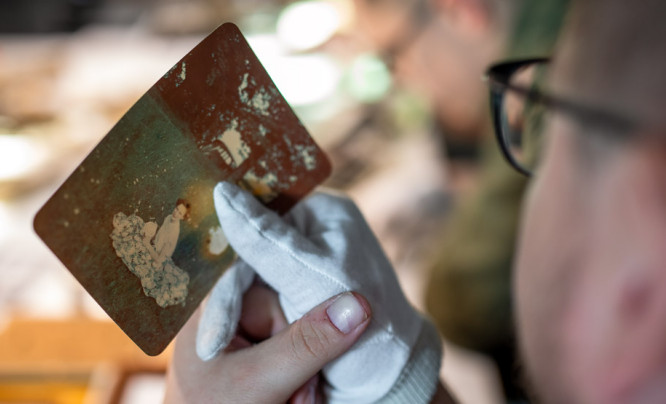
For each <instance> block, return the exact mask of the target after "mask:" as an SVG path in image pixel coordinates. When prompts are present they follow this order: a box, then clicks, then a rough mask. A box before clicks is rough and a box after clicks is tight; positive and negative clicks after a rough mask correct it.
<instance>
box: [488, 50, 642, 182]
mask: <svg viewBox="0 0 666 404" xmlns="http://www.w3.org/2000/svg"><path fill="white" fill-rule="evenodd" d="M550 61H551V59H550V58H529V59H521V60H512V61H506V62H501V63H497V64H494V65H492V66H490V68H488V70H487V71H486V74H485V75H484V80H485V81H486V82H487V83H488V86H489V90H490V108H491V113H492V118H493V126H494V128H495V137H496V139H497V142H498V144H499V146H500V149H501V151H502V154H503V156H504V158H505V159H506V160H507V162H508V163H509V164H510V165H511V166H512V167H513V168H514V169H516V170H517V171H518V172H519V173H521V174H523V175H525V176H527V177H530V176H532V172H531V171H530V170H528V169H527V168H525V167H524V166H523V165H522V164H520V163H519V162H518V161H517V160H516V159H515V158H514V156H513V154H512V153H511V145H510V143H509V137H508V134H506V133H504V125H503V122H502V110H503V106H504V94H505V92H506V91H507V90H509V91H513V92H514V93H516V94H518V95H521V96H523V97H525V99H526V100H527V101H529V102H531V103H541V104H542V105H544V106H545V107H546V108H551V109H556V110H559V111H561V112H564V113H566V114H569V115H571V116H573V117H575V118H576V119H578V120H580V121H583V122H586V123H588V124H593V125H597V126H602V127H604V128H607V129H611V130H612V133H616V134H625V133H628V132H630V131H631V130H632V129H634V128H635V127H636V126H637V123H636V121H635V120H633V119H630V118H628V117H626V116H622V115H620V114H617V113H614V112H610V111H606V110H602V109H598V108H594V107H589V106H587V105H583V104H580V103H577V102H574V101H570V100H567V99H563V98H559V97H556V96H553V95H550V94H547V93H544V92H542V91H540V90H538V89H537V88H535V87H529V88H528V87H524V86H520V85H516V84H512V83H511V77H512V76H513V74H514V73H516V72H517V71H519V70H520V69H522V68H524V67H526V66H529V65H534V64H542V65H543V64H548V63H550Z"/></svg>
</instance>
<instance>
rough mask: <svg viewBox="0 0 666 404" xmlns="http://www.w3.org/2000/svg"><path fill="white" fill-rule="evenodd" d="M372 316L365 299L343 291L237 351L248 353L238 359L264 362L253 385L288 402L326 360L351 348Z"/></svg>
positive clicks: (334, 357) (266, 393)
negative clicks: (265, 337) (247, 347)
mask: <svg viewBox="0 0 666 404" xmlns="http://www.w3.org/2000/svg"><path fill="white" fill-rule="evenodd" d="M371 315H372V313H371V309H370V305H369V304H368V302H367V300H365V298H363V297H362V296H361V295H359V294H358V293H354V292H347V293H342V294H340V295H337V296H334V297H332V298H330V299H329V300H327V301H325V302H324V303H322V304H320V305H319V306H317V307H315V308H314V309H312V310H311V311H310V312H308V313H306V314H305V315H304V316H303V317H302V318H300V319H299V320H297V321H295V322H294V323H292V324H291V325H290V326H289V327H287V328H286V329H284V330H282V331H281V332H280V333H278V334H276V335H275V336H273V337H271V338H270V339H268V340H265V341H264V342H262V343H260V344H259V345H256V346H255V347H254V348H253V349H248V350H245V351H243V352H238V354H245V355H246V356H245V355H243V356H245V357H244V358H240V355H239V358H238V359H241V360H242V361H244V362H245V361H250V362H249V363H262V364H263V370H262V372H259V373H260V374H257V375H256V376H257V377H258V378H260V380H255V383H254V388H255V389H257V388H258V389H263V388H266V389H270V390H271V391H266V392H265V395H266V396H267V397H268V396H273V397H276V398H277V397H280V398H281V399H283V400H282V401H286V400H287V399H288V398H289V397H290V396H291V394H292V393H293V392H294V391H296V390H297V389H298V388H299V387H300V386H302V385H304V384H305V383H306V382H307V381H308V380H310V379H311V378H312V377H313V376H314V375H316V374H317V373H318V372H319V371H320V370H321V369H322V368H323V367H324V366H325V365H326V364H327V363H329V362H330V361H332V360H334V359H336V358H337V357H338V356H340V355H342V354H343V353H345V352H346V351H347V350H349V348H350V347H351V346H352V345H353V344H354V343H355V342H356V341H357V340H358V339H359V337H360V336H361V334H362V333H363V332H364V331H365V329H366V328H367V326H368V324H369V323H370V318H371ZM250 356H252V357H250ZM246 363H247V362H246ZM275 389H279V390H280V391H279V392H277V391H275ZM257 393H259V392H257ZM276 393H277V394H276ZM259 395H260V396H263V395H264V394H261V393H259Z"/></svg>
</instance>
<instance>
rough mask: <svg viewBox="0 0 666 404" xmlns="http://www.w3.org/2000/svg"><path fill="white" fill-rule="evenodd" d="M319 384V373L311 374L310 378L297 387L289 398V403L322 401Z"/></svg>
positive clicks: (303, 403)
mask: <svg viewBox="0 0 666 404" xmlns="http://www.w3.org/2000/svg"><path fill="white" fill-rule="evenodd" d="M320 387H321V385H320V373H317V374H316V375H314V376H312V377H311V378H310V380H308V381H307V382H305V384H304V385H302V386H301V387H299V389H298V390H296V391H295V392H294V394H292V396H291V398H289V401H288V403H289V404H314V403H319V402H321V403H323V400H322V398H323V397H322V394H321V388H320Z"/></svg>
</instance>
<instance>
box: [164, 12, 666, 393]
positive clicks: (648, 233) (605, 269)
mask: <svg viewBox="0 0 666 404" xmlns="http://www.w3.org/2000/svg"><path fill="white" fill-rule="evenodd" d="M573 4H574V8H573V9H572V13H571V14H570V19H569V20H568V24H567V26H566V27H567V28H566V30H565V35H564V37H563V40H562V41H561V42H560V45H559V47H558V50H557V52H556V53H555V57H554V58H553V60H552V62H548V61H547V60H544V59H523V60H513V61H512V62H510V63H499V64H496V65H494V66H493V67H492V68H491V69H490V70H489V84H490V86H491V89H492V92H493V99H494V100H495V102H496V103H495V105H496V107H497V108H495V109H494V111H493V113H494V115H495V117H496V118H499V117H501V116H503V115H504V114H505V113H506V112H507V111H506V109H505V108H506V107H507V106H508V104H504V103H503V100H506V99H508V98H507V97H517V98H518V99H519V100H522V105H523V106H524V107H525V109H522V110H518V111H519V113H522V114H523V117H522V118H524V119H518V120H517V121H523V122H528V121H529V120H531V119H532V118H534V117H533V116H532V115H531V114H530V115H529V116H528V115H527V114H526V113H527V112H528V111H530V110H533V109H534V108H535V107H536V108H537V109H538V110H539V111H541V112H540V113H538V114H537V115H538V116H537V120H538V121H540V125H541V126H542V128H543V130H538V131H534V129H536V126H532V125H527V126H524V127H522V128H520V129H521V130H520V131H519V132H518V133H516V132H514V131H511V130H510V129H516V128H513V127H509V126H508V124H507V122H506V121H502V120H500V119H496V124H497V125H496V130H497V133H498V135H499V136H498V138H499V140H501V141H502V142H507V143H513V141H514V140H515V138H516V135H517V134H518V135H520V140H522V142H518V143H516V144H514V146H517V147H503V154H504V155H505V157H506V158H507V159H508V160H510V161H511V162H512V165H513V166H514V167H515V168H517V169H518V170H519V171H520V172H521V173H523V174H529V175H531V177H532V181H531V183H530V188H529V193H528V194H527V198H526V201H525V206H524V210H523V217H522V219H523V221H522V228H521V236H520V243H519V244H520V245H519V248H518V259H517V266H516V273H515V277H514V285H515V293H516V297H517V299H516V311H515V312H516V316H517V319H516V320H517V329H518V336H519V342H520V347H521V352H522V354H523V355H522V356H523V359H524V364H525V367H526V376H527V378H528V380H530V381H531V383H532V386H531V387H532V389H533V391H534V393H535V395H536V397H537V399H538V400H540V401H542V402H546V403H604V404H605V403H611V404H612V403H663V402H664V400H666V383H664V380H665V378H666V373H665V372H666V362H665V359H664V358H665V357H666V355H664V351H665V349H666V348H664V347H665V345H664V343H663V341H664V339H665V338H666V271H664V268H663V265H664V262H666V253H664V251H665V250H664V248H662V246H661V244H662V240H664V239H666V234H664V232H665V229H666V226H665V225H664V223H666V210H664V206H665V205H666V200H664V199H665V195H666V192H665V190H664V187H665V186H666V181H665V180H664V175H663V173H664V172H666V167H664V164H666V158H665V153H666V143H665V142H666V140H665V139H666V138H665V137H664V131H665V130H666V129H664V128H666V122H664V117H663V108H664V106H665V105H666V79H664V76H663V71H664V68H666V49H664V46H665V45H666V41H664V38H666V26H664V24H662V23H661V22H662V20H663V17H664V15H666V4H664V3H663V2H661V1H659V0H646V1H644V2H642V3H641V7H640V8H639V7H627V4H626V2H624V1H621V0H578V1H574V2H573ZM628 32H631V33H632V35H627V33H628ZM533 68H536V69H538V70H537V71H536V72H537V74H536V76H531V77H529V76H528V77H527V78H525V79H524V80H523V79H521V75H522V73H523V72H525V71H528V70H530V71H531V70H532V69H533ZM543 69H545V71H544V70H543ZM541 75H543V77H545V81H542V80H540V76H541ZM528 118H530V119H528ZM537 126H538V125H537ZM533 140H537V141H533ZM507 143H502V144H503V145H505V146H506V144H507ZM539 145H542V147H538V146H539ZM522 157H527V159H523V158H522ZM339 206H342V205H339ZM255 214H257V217H264V218H267V216H264V214H263V213H257V212H255ZM310 219H311V220H315V218H312V217H311V218H310ZM302 224H303V223H301V225H302ZM356 225H357V226H358V227H359V229H363V228H364V225H363V223H362V222H356ZM278 227H279V226H278ZM306 227H307V226H306ZM352 227H353V226H352ZM266 230H267V229H265V230H263V231H266ZM352 233H353V232H352ZM285 234H290V235H292V234H291V233H290V232H287V233H285ZM230 241H231V240H230ZM233 244H234V243H233V242H232V245H233ZM352 256H353V255H350V258H351V257H352ZM378 259H380V258H378ZM380 260H381V259H380ZM277 292H278V293H280V290H277ZM357 298H358V299H362V298H359V297H358V296H357ZM358 302H359V303H358V305H357V306H355V308H352V307H351V306H350V307H349V314H350V315H352V314H353V315H352V316H350V317H349V318H350V321H351V323H350V324H354V327H352V331H349V328H345V329H346V330H347V333H346V334H345V333H343V334H344V335H346V337H345V336H340V335H338V334H335V332H333V333H330V330H331V329H330V327H331V325H330V324H331V323H330V322H329V321H332V320H331V317H330V316H329V317H322V311H325V309H324V308H323V307H327V306H328V305H330V304H331V303H330V302H327V303H326V304H325V305H324V306H323V307H322V306H318V307H317V308H315V309H314V310H313V311H312V312H311V314H308V315H306V317H304V318H303V320H302V321H301V322H300V323H298V324H297V325H296V326H295V327H296V328H300V329H301V334H300V335H301V336H306V337H309V338H312V339H311V340H310V341H309V345H310V346H311V347H315V350H314V351H312V350H311V351H310V354H309V355H303V352H302V351H300V349H301V348H302V346H301V345H298V344H296V345H294V342H295V341H296V342H298V341H303V340H302V339H298V340H293V339H291V340H290V339H289V338H287V339H285V338H284V335H285V334H284V333H283V334H280V335H281V336H280V337H279V338H275V339H273V338H269V339H268V341H272V342H269V343H268V344H265V345H263V346H261V344H259V345H257V346H255V347H251V348H248V349H247V352H246V353H245V356H246V357H247V358H251V357H252V356H251V352H250V351H252V350H254V352H255V354H258V352H262V353H263V354H266V353H267V352H266V350H265V349H266V347H267V346H268V345H269V344H272V345H273V348H274V349H275V352H279V354H280V355H284V353H285V352H287V357H292V359H294V360H293V361H292V360H289V361H286V362H284V366H283V367H282V368H281V371H282V373H281V376H282V377H284V378H285V380H290V381H291V382H292V383H291V386H292V387H294V388H295V387H296V386H297V385H298V383H304V382H305V381H306V380H310V379H308V378H309V377H310V376H311V375H312V374H314V372H312V370H313V369H314V368H316V367H317V366H318V365H321V363H322V362H326V361H327V360H328V359H330V358H332V357H335V356H337V355H338V354H339V353H340V351H344V350H345V349H347V348H348V347H349V346H350V344H351V343H353V340H354V339H355V338H358V336H359V333H361V332H363V331H364V330H365V327H367V326H368V320H369V319H370V318H373V319H374V318H375V316H377V315H379V313H380V311H381V310H382V307H381V306H373V307H372V310H373V312H372V313H370V312H369V308H368V306H366V302H365V300H358ZM275 304H276V303H275ZM329 307H330V306H329ZM357 314H360V315H359V316H358V317H357V316H356V315H357ZM351 319H353V320H351ZM485 320H487V321H489V320H492V319H491V318H486V319H485ZM372 321H373V320H370V322H372ZM348 325H349V324H348ZM304 326H305V328H303V327H304ZM188 328H189V329H190V330H193V328H192V326H190V327H188ZM287 330H289V328H287ZM303 331H305V335H304V334H303V333H302V332H303ZM192 332H193V331H190V333H192ZM288 333H289V331H287V334H288ZM280 343H281V344H282V345H280ZM192 345H193V341H192V340H190V341H189V342H186V343H185V345H182V346H181V347H180V348H179V347H178V346H177V347H176V351H177V352H178V351H179V349H180V350H181V351H184V350H187V349H192ZM188 346H189V347H190V348H187V347H188ZM280 346H282V348H283V349H282V350H280V349H279V348H280ZM306 350H307V349H306ZM289 352H291V355H290V354H289ZM313 352H314V353H317V354H316V355H312V353H313ZM351 352H353V351H351ZM387 354H389V353H387ZM231 355H233V353H231ZM299 355H302V356H299ZM327 355H329V356H327ZM322 358H323V359H322ZM225 359H227V357H225V356H222V357H220V358H218V359H217V360H215V361H214V362H213V363H216V364H217V365H218V366H223V364H224V361H225ZM265 361H268V362H265ZM366 361H367V363H368V364H370V363H371V362H372V358H369V359H366ZM199 363H201V362H199ZM262 363H271V360H270V357H269V356H262V357H261V359H258V358H257V359H256V361H255V362H250V363H247V362H245V363H243V364H242V365H239V366H237V367H236V368H232V369H227V371H228V373H227V374H226V375H225V376H226V377H223V378H221V380H223V381H224V380H227V381H229V380H231V381H233V380H243V381H244V383H245V384H244V385H245V386H247V385H248V383H249V384H250V385H253V381H254V383H255V384H256V385H257V386H258V389H263V390H271V389H272V390H273V393H275V392H278V393H280V391H281V389H282V390H284V389H283V388H282V386H278V385H279V381H278V379H279V378H278V379H269V381H272V382H273V383H275V384H271V383H268V385H267V384H266V383H265V382H266V379H265V376H266V374H268V375H270V373H269V372H266V374H263V373H262V371H261V369H262ZM175 365H176V366H178V365H179V364H178V363H176V364H175ZM180 365H181V366H184V368H185V369H187V366H190V367H192V368H196V367H197V366H201V365H200V364H199V365H197V362H196V361H193V362H190V363H181V364H180ZM350 370H352V369H350ZM412 370H413V371H414V370H415V369H412ZM181 376H182V375H181ZM296 376H298V377H296ZM294 380H296V381H294ZM190 382H191V383H193V384H192V386H195V385H196V383H194V382H196V379H194V381H190ZM232 386H233V385H232ZM239 386H240V387H242V385H239ZM439 392H440V393H442V392H443V388H442V387H441V386H440V390H439ZM231 393H234V391H233V389H232V390H229V394H231ZM238 393H241V394H242V392H238ZM265 394H270V393H265ZM275 394H277V393H275ZM281 394H282V395H279V394H277V395H274V396H273V397H277V398H281V399H286V398H288V397H289V395H288V394H290V392H285V391H281ZM263 397H267V396H263ZM439 400H440V397H439V396H435V398H434V399H433V401H434V402H446V401H439ZM442 400H450V397H447V396H443V397H442ZM414 402H416V401H414ZM421 402H422V401H421Z"/></svg>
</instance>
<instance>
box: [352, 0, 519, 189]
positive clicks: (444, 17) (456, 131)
mask: <svg viewBox="0 0 666 404" xmlns="http://www.w3.org/2000/svg"><path fill="white" fill-rule="evenodd" d="M354 3H355V6H356V12H357V26H358V29H359V30H361V33H363V34H365V36H366V37H367V38H368V39H369V40H370V42H371V43H372V44H373V46H374V47H375V48H376V49H377V51H378V52H379V53H380V55H381V56H382V57H383V58H384V61H385V63H386V64H387V65H388V67H389V68H390V69H391V70H392V71H393V73H394V76H395V78H396V80H397V82H398V83H399V84H400V85H402V86H405V87H407V88H411V89H412V90H414V91H415V92H416V93H417V94H421V95H423V96H424V97H425V98H426V99H427V100H428V102H429V104H430V106H431V110H432V116H433V120H434V123H435V126H436V127H437V130H438V131H439V132H441V135H442V136H443V137H444V143H445V149H446V153H447V156H448V158H449V160H451V161H454V162H465V161H473V160H475V159H476V157H477V154H478V144H479V141H480V139H481V138H482V137H483V136H484V135H486V133H487V132H488V129H489V128H490V119H489V117H488V105H487V94H486V89H485V87H484V84H483V82H481V81H480V80H479V78H480V77H481V76H482V75H483V72H484V69H485V68H486V66H487V65H488V64H489V63H490V62H491V61H493V60H496V59H498V58H499V57H500V55H502V53H503V50H504V49H505V46H506V42H507V38H508V37H509V33H510V32H511V27H512V26H513V22H514V20H515V17H516V14H517V11H518V10H519V8H520V4H521V3H522V1H521V0H514V1H509V2H507V1H498V0H408V1H404V0H355V2H354ZM459 166H460V167H461V168H462V167H463V165H456V164H453V165H451V168H452V170H453V171H454V172H452V173H451V174H452V180H455V174H456V172H455V169H456V168H458V167H459Z"/></svg>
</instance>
